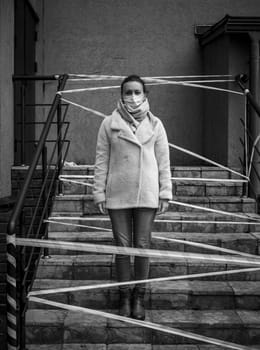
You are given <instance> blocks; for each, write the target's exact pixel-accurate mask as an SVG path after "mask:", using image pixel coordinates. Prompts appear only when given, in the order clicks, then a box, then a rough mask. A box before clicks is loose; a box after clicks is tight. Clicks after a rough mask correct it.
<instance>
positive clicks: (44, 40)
mask: <svg viewBox="0 0 260 350" xmlns="http://www.w3.org/2000/svg"><path fill="white" fill-rule="evenodd" d="M38 11H39V15H40V17H41V23H40V38H41V42H40V43H39V46H38V56H39V60H40V62H41V73H44V74H50V73H60V72H70V73H90V74H115V75H128V74H130V73H137V74H140V75H142V76H159V75H191V74H201V73H202V72H203V60H202V52H201V49H200V47H199V44H198V40H197V39H196V38H195V36H194V26H195V25H196V24H213V23H215V22H216V21H218V20H220V19H221V18H222V17H223V16H224V15H225V14H227V13H228V14H230V15H236V16H239V15H252V16H253V15H257V13H258V14H260V2H259V1H258V0H210V1H209V0H174V1H173V0H160V1H158V0H109V1H108V0H73V1H72V0H56V1H55V2H53V1H52V0H45V1H44V2H42V6H41V8H39V9H38ZM216 73H218V72H217V71H216ZM222 73H225V72H222ZM82 85H84V84H78V85H77V86H82ZM70 86H71V87H73V86H74V87H76V84H70ZM49 90H50V88H49V85H45V90H44V92H45V94H46V98H47V97H48V92H49ZM149 90H150V94H149V97H150V101H151V106H152V110H153V112H154V114H156V115H158V116H159V117H160V118H161V119H162V120H163V122H164V124H165V125H166V127H167V132H168V137H169V141H171V142H174V143H176V144H178V145H181V146H184V147H187V148H189V149H191V150H193V151H195V152H199V153H203V146H202V144H203V142H202V135H203V100H202V98H203V94H202V92H201V90H197V89H191V88H187V87H170V86H164V87H162V86H160V87H151V88H150V89H149ZM118 96H119V94H118V91H117V90H110V91H107V92H104V91H103V92H101V91H98V92H95V93H80V94H75V95H71V96H70V98H71V99H73V100H74V101H76V102H80V103H82V104H84V105H87V106H90V107H92V108H96V109H98V110H100V111H102V112H104V113H108V114H109V113H110V112H111V111H112V110H113V108H114V106H115V103H116V101H117V98H118ZM70 119H71V132H70V135H69V136H70V138H71V141H72V143H71V150H70V154H69V157H68V160H73V161H76V162H78V163H93V161H94V153H95V142H96V134H97V130H98V127H99V125H100V119H98V118H96V117H92V116H90V115H89V114H88V113H86V112H83V111H81V110H79V109H77V108H71V116H70ZM187 161H188V162H189V164H191V163H192V162H191V160H190V159H189V160H188V159H187V158H186V156H183V155H182V154H180V153H179V152H177V151H174V152H172V164H185V163H186V164H187Z"/></svg>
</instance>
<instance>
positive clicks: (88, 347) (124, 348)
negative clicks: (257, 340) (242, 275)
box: [26, 343, 258, 350]
mask: <svg viewBox="0 0 260 350" xmlns="http://www.w3.org/2000/svg"><path fill="white" fill-rule="evenodd" d="M252 346H253V347H255V348H256V349H257V346H258V345H255V344H253V345H252ZM26 348H27V349H28V350H35V349H36V348H37V349H39V350H223V347H219V346H216V345H210V344H209V345H206V344H198V345H193V344H178V345H153V344H125V343H122V344H89V343H84V344H81V343H74V344H73V343H70V344H46V345H40V346H39V344H29V345H26Z"/></svg>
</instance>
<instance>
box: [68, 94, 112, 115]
mask: <svg viewBox="0 0 260 350" xmlns="http://www.w3.org/2000/svg"><path fill="white" fill-rule="evenodd" d="M61 100H62V101H63V102H66V103H69V104H71V105H73V106H75V107H79V108H82V109H84V110H85V111H88V112H91V113H93V114H95V115H97V116H99V117H102V118H106V117H107V115H106V114H104V113H101V112H99V111H97V110H95V109H92V108H88V107H85V106H83V105H81V104H78V103H76V102H73V101H70V100H67V99H65V98H63V97H61Z"/></svg>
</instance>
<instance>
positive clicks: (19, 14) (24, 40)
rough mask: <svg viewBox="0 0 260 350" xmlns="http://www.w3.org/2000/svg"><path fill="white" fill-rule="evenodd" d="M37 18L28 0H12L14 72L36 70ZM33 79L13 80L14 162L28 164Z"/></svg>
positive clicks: (31, 145) (32, 129)
mask: <svg viewBox="0 0 260 350" xmlns="http://www.w3.org/2000/svg"><path fill="white" fill-rule="evenodd" d="M38 21H39V19H38V16H37V15H36V13H35V11H34V10H33V8H32V6H31V4H30V3H29V1H28V0H15V49H14V50H15V51H14V74H15V75H30V76H33V75H34V74H35V73H36V70H37V67H36V62H35V47H36V40H37V30H36V29H37V23H38ZM34 103H35V82H34V81H32V80H28V81H25V80H23V81H15V83H14V106H15V108H14V125H15V126H14V134H15V147H14V151H15V152H14V153H15V164H16V165H20V164H30V162H31V160H32V156H33V153H34V149H35V147H34V140H35V124H34V122H35V107H34V106H33V105H34Z"/></svg>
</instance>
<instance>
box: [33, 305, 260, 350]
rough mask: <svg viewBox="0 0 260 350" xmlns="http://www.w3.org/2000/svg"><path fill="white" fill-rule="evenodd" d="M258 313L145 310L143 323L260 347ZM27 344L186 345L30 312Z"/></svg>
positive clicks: (97, 322)
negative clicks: (259, 345) (144, 321)
mask: <svg viewBox="0 0 260 350" xmlns="http://www.w3.org/2000/svg"><path fill="white" fill-rule="evenodd" d="M107 311H108V312H111V313H115V310H107ZM259 319H260V312H259V311H251V310H250V311H249V310H209V311H202V310H170V311H168V310H147V312H146V320H147V321H150V322H154V323H159V324H161V325H165V326H169V327H175V328H180V329H182V330H185V331H191V332H194V333H197V334H201V335H206V336H208V337H213V338H217V339H221V340H225V341H230V342H234V343H238V344H246V345H252V344H259V343H260V332H259V328H260V323H259ZM26 338H27V343H28V344H46V343H47V344H53V343H60V344H63V343H82V344H84V343H97V344H100V343H104V344H121V343H124V344H126V343H127V344H139V343H140V344H144V343H146V344H158V345H159V344H169V345H170V344H188V343H194V341H192V340H189V339H187V338H184V337H180V336H174V335H167V334H166V333H162V332H158V331H152V330H149V329H145V328H143V327H138V326H135V325H130V324H128V323H126V322H119V321H116V320H111V319H106V318H103V317H100V316H93V315H89V314H83V313H77V312H72V311H66V310H51V309H49V310H41V309H31V310H28V311H27V313H26ZM195 344H196V342H195Z"/></svg>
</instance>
